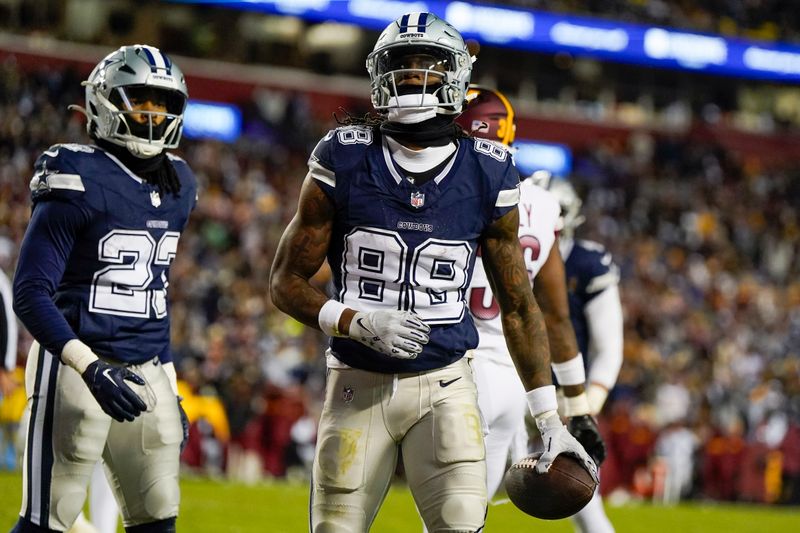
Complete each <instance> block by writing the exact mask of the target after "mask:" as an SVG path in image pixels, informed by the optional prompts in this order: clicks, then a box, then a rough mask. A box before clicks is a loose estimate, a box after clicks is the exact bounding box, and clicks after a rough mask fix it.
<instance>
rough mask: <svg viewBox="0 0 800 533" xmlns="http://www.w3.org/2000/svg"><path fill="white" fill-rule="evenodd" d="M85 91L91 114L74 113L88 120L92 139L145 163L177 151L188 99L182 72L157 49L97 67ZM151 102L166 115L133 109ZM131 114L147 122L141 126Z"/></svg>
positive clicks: (124, 52) (137, 50) (123, 53)
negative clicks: (158, 119)
mask: <svg viewBox="0 0 800 533" xmlns="http://www.w3.org/2000/svg"><path fill="white" fill-rule="evenodd" d="M82 85H83V86H85V87H86V108H85V109H84V108H82V107H79V106H70V107H71V108H75V109H78V110H79V111H82V112H83V113H85V114H86V116H87V118H88V119H89V120H88V122H87V124H86V129H87V131H88V132H89V135H91V136H94V137H97V138H100V139H104V140H106V141H108V142H110V143H114V144H116V145H119V146H124V147H125V148H127V149H128V151H129V152H130V153H131V154H133V155H135V156H137V157H141V158H149V157H153V156H156V155H158V154H160V153H161V152H162V151H163V150H164V149H165V148H175V147H177V146H178V142H179V141H180V138H181V133H182V131H183V113H184V110H185V109H186V101H187V99H188V97H189V93H188V91H187V89H186V81H185V80H184V77H183V72H181V69H180V68H178V66H177V65H176V64H175V63H173V62H172V61H171V60H170V59H169V57H167V55H166V54H164V53H162V52H161V51H160V50H159V49H158V48H154V47H152V46H147V45H142V44H135V45H131V46H123V47H121V48H120V49H119V50H116V51H114V52H112V53H110V54H109V55H107V56H106V57H105V59H103V60H102V61H101V62H100V63H98V64H97V66H96V67H95V68H94V70H93V71H92V73H91V74H90V75H89V79H88V80H86V81H84V82H83V83H82ZM147 99H149V100H152V101H157V102H158V103H159V104H162V105H164V106H165V107H166V112H160V111H144V110H133V109H132V102H136V101H137V100H147ZM132 114H139V115H143V116H145V117H146V118H147V120H146V122H145V123H144V124H141V123H139V122H137V121H135V120H133V119H132V118H131V117H130V115H132ZM157 116H163V117H164V120H163V121H162V122H161V123H160V124H156V123H155V120H154V118H155V117H157Z"/></svg>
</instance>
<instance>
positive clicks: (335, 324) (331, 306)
mask: <svg viewBox="0 0 800 533" xmlns="http://www.w3.org/2000/svg"><path fill="white" fill-rule="evenodd" d="M345 309H347V306H346V305H344V304H343V303H342V302H337V301H336V300H328V301H327V302H325V304H324V305H323V306H322V307H321V308H320V310H319V315H317V321H318V322H319V329H321V330H322V332H323V333H325V334H326V335H330V336H331V337H344V335H343V334H342V333H341V332H340V331H339V319H340V318H341V317H342V313H344V310H345Z"/></svg>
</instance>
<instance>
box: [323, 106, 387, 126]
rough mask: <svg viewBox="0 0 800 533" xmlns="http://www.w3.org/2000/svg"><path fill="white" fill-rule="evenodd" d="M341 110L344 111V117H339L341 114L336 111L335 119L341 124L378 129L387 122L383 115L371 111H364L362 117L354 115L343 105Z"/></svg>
mask: <svg viewBox="0 0 800 533" xmlns="http://www.w3.org/2000/svg"><path fill="white" fill-rule="evenodd" d="M339 111H341V112H342V113H344V118H339V116H338V115H337V114H336V113H335V112H334V113H333V119H334V120H335V121H336V123H337V124H338V125H340V126H364V127H367V128H372V129H373V130H378V129H380V127H381V124H383V123H384V122H386V118H385V117H382V116H381V115H378V114H376V113H373V112H371V111H368V112H366V113H364V114H363V115H362V116H360V117H357V116H355V115H353V114H352V113H350V112H349V111H348V110H346V109H344V108H343V107H340V108H339Z"/></svg>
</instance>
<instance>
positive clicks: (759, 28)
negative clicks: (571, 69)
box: [492, 0, 800, 42]
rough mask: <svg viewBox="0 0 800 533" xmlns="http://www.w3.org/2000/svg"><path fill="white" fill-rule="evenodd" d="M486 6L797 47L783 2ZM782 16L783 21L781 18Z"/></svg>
mask: <svg viewBox="0 0 800 533" xmlns="http://www.w3.org/2000/svg"><path fill="white" fill-rule="evenodd" d="M492 3H496V4H505V5H514V6H519V7H526V8H529V9H542V10H544V11H551V12H554V13H577V14H581V15H592V16H598V17H603V18H607V19H610V20H617V21H626V22H636V23H642V24H655V25H658V26H670V27H673V28H684V29H687V30H693V31H701V32H708V33H721V34H723V35H738V36H740V37H753V38H758V39H765V40H779V41H787V42H797V41H798V40H799V39H800V33H798V29H800V19H798V16H797V14H796V13H793V12H792V10H790V9H788V8H789V6H790V5H791V2H790V1H788V0H749V1H746V2H742V1H741V0H711V1H707V2H692V1H689V0H496V1H493V2H492ZM784 13H786V14H787V15H788V16H787V17H786V18H784V16H783V14H784Z"/></svg>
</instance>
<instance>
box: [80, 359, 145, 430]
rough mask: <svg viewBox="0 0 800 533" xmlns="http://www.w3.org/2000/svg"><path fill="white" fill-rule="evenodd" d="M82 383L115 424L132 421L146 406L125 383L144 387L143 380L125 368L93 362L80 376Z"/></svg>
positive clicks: (99, 361) (98, 361)
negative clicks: (83, 382)
mask: <svg viewBox="0 0 800 533" xmlns="http://www.w3.org/2000/svg"><path fill="white" fill-rule="evenodd" d="M82 377H83V381H85V382H86V385H88V386H89V390H90V391H91V393H92V395H93V396H94V398H95V400H97V403H98V404H100V407H101V408H102V409H103V411H104V412H105V413H106V414H107V415H108V416H110V417H111V418H113V419H114V420H116V421H117V422H124V421H126V420H127V421H128V422H131V421H133V419H134V418H136V417H137V416H139V415H140V414H141V413H142V411H144V410H145V409H147V406H146V405H145V403H144V402H143V401H142V399H141V398H139V395H138V394H136V393H135V392H133V390H131V388H130V387H128V385H127V383H125V381H131V382H133V383H136V384H137V385H144V380H143V379H142V378H140V377H139V376H137V375H136V374H134V373H133V372H131V371H130V370H128V369H127V368H125V367H124V366H112V365H109V364H108V363H104V362H103V361H101V360H99V359H98V360H97V361H94V362H93V363H92V364H90V365H89V366H87V367H86V370H84V371H83V374H82Z"/></svg>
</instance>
